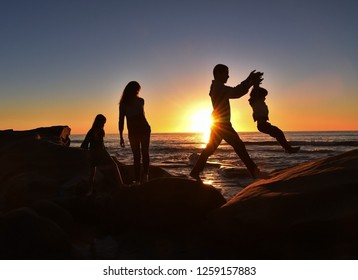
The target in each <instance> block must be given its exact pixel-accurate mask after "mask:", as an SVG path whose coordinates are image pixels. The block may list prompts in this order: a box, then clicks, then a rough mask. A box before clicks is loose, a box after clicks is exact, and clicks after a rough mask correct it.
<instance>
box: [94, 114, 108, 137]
mask: <svg viewBox="0 0 358 280" xmlns="http://www.w3.org/2000/svg"><path fill="white" fill-rule="evenodd" d="M106 120H107V119H106V117H105V116H103V115H102V114H98V115H97V116H96V118H95V119H94V122H93V124H92V129H93V130H94V131H95V132H99V131H103V134H104V130H103V127H104V124H105V123H106ZM103 136H104V135H103Z"/></svg>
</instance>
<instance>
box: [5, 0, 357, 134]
mask: <svg viewBox="0 0 358 280" xmlns="http://www.w3.org/2000/svg"><path fill="white" fill-rule="evenodd" d="M357 13H358V2H357V1H356V0H352V1H348V0H337V1H335V0H333V1H327V0H323V1H315V0H308V1H306V0H298V1H290V0H282V1H280V0H277V1H276V0H275V1H270V0H266V1H264V0H256V1H240V0H233V1H229V0H215V1H211V0H205V1H201V0H190V1H187V0H180V1H170V0H167V1H150V0H148V1H144V0H143V1H137V0H130V1H123V0H118V1H115V0H58V1H55V0H45V1H37V0H31V1H28V0H23V1H21V0H8V1H7V0H3V1H1V2H0V34H1V44H0V94H1V103H0V130H3V129H9V128H13V129H16V130H20V129H31V128H36V127H40V126H51V125H69V126H70V127H71V128H72V133H73V134H77V133H85V132H86V131H87V130H88V129H89V128H90V126H91V125H92V122H93V119H94V117H95V115H96V114H98V113H102V114H104V115H105V116H106V117H107V124H106V127H105V130H106V132H107V133H117V131H118V130H117V122H118V101H119V99H120V95H121V93H122V90H123V88H124V87H125V85H126V84H127V83H128V82H129V81H132V80H136V81H138V82H139V83H140V84H141V85H142V91H141V96H142V97H143V98H144V99H145V102H146V103H145V111H146V116H147V119H148V121H149V123H150V124H151V127H152V131H153V132H187V131H192V130H195V129H196V127H197V126H198V124H197V123H195V121H193V118H194V115H195V114H196V113H197V112H206V114H210V111H211V103H210V98H209V96H208V91H209V87H210V84H211V80H212V69H213V67H214V66H215V65H216V64H218V63H223V64H226V65H228V66H229V68H230V78H229V81H228V83H227V84H228V85H231V86H234V85H236V84H238V83H240V82H241V81H242V80H244V79H245V78H246V77H247V76H248V74H249V72H250V71H251V70H254V69H256V70H260V71H263V72H264V78H265V80H264V82H263V84H262V86H263V87H265V88H267V89H268V91H269V95H268V98H267V103H268V105H269V108H270V120H271V122H272V123H273V124H276V125H277V126H279V127H281V128H282V129H283V130H285V131H289V130H290V131H292V130H305V131H307V130H358V109H357V108H358V106H357V105H358V79H357V78H358V36H357V27H358V17H357ZM248 98H249V96H248V95H247V96H244V97H242V98H240V99H238V100H232V101H231V108H232V123H233V125H234V127H235V128H236V129H237V130H238V131H252V130H253V131H255V130H256V128H255V124H254V122H253V120H252V117H251V108H250V106H249V104H248ZM203 123H204V121H203Z"/></svg>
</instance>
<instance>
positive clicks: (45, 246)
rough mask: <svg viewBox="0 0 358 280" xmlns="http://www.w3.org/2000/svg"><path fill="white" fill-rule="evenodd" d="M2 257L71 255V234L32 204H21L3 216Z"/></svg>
mask: <svg viewBox="0 0 358 280" xmlns="http://www.w3.org/2000/svg"><path fill="white" fill-rule="evenodd" d="M0 248H1V250H0V259H15V260H16V259H32V260H44V259H68V258H71V255H72V246H71V243H70V240H69V238H68V236H67V235H66V234H65V233H64V232H63V231H62V230H61V228H60V227H58V226H57V225H56V224H55V223H53V222H52V221H50V220H48V219H45V218H43V217H40V216H38V215H37V214H36V213H35V212H34V211H33V210H31V209H30V208H19V209H16V210H13V211H10V212H9V213H7V214H5V215H3V216H2V217H1V218H0Z"/></svg>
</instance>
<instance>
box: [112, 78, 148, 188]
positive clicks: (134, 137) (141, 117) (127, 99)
mask: <svg viewBox="0 0 358 280" xmlns="http://www.w3.org/2000/svg"><path fill="white" fill-rule="evenodd" d="M140 90H141V86H140V84H139V83H138V82H136V81H132V82H129V83H128V84H127V86H126V87H125V88H124V90H123V94H122V97H121V100H120V102H119V122H118V129H119V135H120V145H121V147H124V146H125V145H124V139H123V129H124V119H125V118H126V119H127V129H128V138H129V143H130V145H131V149H132V152H133V160H134V180H135V182H136V183H139V182H141V183H143V182H146V181H147V180H148V171H149V141H150V132H151V129H150V126H149V124H148V122H147V119H146V118H145V114H144V99H143V98H141V97H139V96H138V95H139V91H140ZM141 156H142V159H143V174H141V164H140V163H141Z"/></svg>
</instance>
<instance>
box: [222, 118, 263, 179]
mask: <svg viewBox="0 0 358 280" xmlns="http://www.w3.org/2000/svg"><path fill="white" fill-rule="evenodd" d="M222 136H223V139H224V140H225V141H226V142H227V143H228V144H229V145H231V146H232V147H233V148H234V150H235V152H236V154H237V155H238V156H239V158H240V159H241V160H242V162H243V163H244V164H245V166H246V167H247V169H248V170H249V172H250V174H251V176H252V177H253V178H257V177H259V176H260V174H259V173H260V171H259V169H258V168H257V166H256V164H255V163H254V162H253V160H252V159H251V157H250V155H249V154H248V152H247V150H246V147H245V144H244V142H242V140H241V139H240V137H239V135H238V134H237V132H236V131H235V130H234V128H233V127H232V126H231V124H230V125H227V126H226V128H225V131H224V132H223V134H222Z"/></svg>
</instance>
